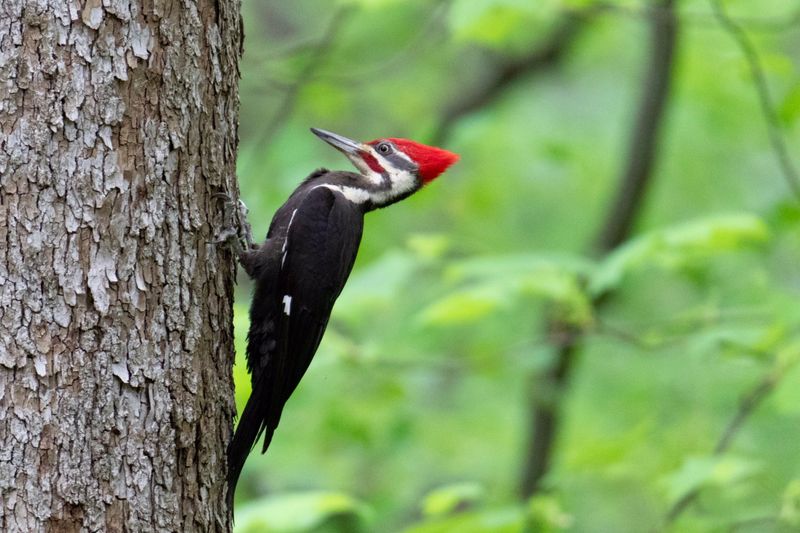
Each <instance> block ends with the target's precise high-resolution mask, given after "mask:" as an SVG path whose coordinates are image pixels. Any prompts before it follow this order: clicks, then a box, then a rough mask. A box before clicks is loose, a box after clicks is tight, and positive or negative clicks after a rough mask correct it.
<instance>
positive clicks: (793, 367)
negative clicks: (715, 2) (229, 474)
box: [233, 0, 800, 533]
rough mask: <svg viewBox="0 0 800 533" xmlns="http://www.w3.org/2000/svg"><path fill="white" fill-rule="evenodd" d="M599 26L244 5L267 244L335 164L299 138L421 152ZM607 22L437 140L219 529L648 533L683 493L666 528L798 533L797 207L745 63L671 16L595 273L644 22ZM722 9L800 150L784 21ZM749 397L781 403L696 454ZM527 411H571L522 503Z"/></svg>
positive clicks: (245, 69) (620, 163)
mask: <svg viewBox="0 0 800 533" xmlns="http://www.w3.org/2000/svg"><path fill="white" fill-rule="evenodd" d="M594 3H596V2H594V1H592V0H570V1H557V0H546V1H543V2H531V1H528V0H525V1H523V0H454V1H452V2H448V1H444V2H441V1H433V0H430V1H427V0H414V1H399V0H341V1H338V2H323V1H321V0H298V1H296V2H257V1H254V0H245V2H244V3H243V14H244V23H245V33H246V35H247V38H246V43H245V44H246V46H245V50H246V52H245V56H244V61H243V64H242V83H241V95H242V113H241V128H240V135H241V146H240V153H239V165H238V169H237V172H238V175H239V177H240V184H241V191H242V195H243V198H244V200H245V201H246V203H247V204H248V206H249V207H250V210H251V217H250V220H251V223H252V224H253V227H254V229H255V232H256V234H257V235H262V236H263V234H264V233H265V232H266V230H267V227H268V224H269V220H270V217H271V216H272V213H273V212H274V210H275V208H276V207H277V206H279V205H280V204H281V203H282V202H283V201H284V200H285V198H286V197H287V195H288V194H289V193H290V192H291V190H293V188H294V187H295V186H296V185H297V183H298V182H299V181H300V180H301V179H302V178H303V177H304V176H305V175H307V174H308V173H309V172H311V171H312V170H313V169H314V168H316V167H319V166H326V167H328V168H349V164H348V163H347V161H346V160H345V159H343V158H342V157H341V155H340V154H338V153H336V152H335V151H333V150H330V148H329V147H327V146H326V145H324V143H320V142H319V141H318V140H317V139H316V138H314V137H313V136H312V135H310V134H309V133H308V127H309V126H318V127H324V128H327V129H331V130H333V131H337V132H341V133H342V134H345V135H349V136H352V137H356V138H362V139H372V138H376V137H379V136H384V135H391V136H405V137H411V138H417V139H419V140H421V141H425V140H426V135H427V134H429V133H430V132H432V131H434V130H436V127H437V126H438V124H439V122H440V120H441V117H442V116H443V115H444V113H445V112H446V111H447V110H450V109H453V108H457V107H458V104H459V103H460V102H462V98H465V97H469V96H471V95H473V94H477V93H479V92H480V91H481V90H482V89H483V88H485V87H491V86H492V82H493V81H494V80H493V79H492V75H493V73H494V72H496V70H497V66H498V64H500V63H503V64H508V63H509V62H513V61H516V60H518V59H519V58H521V57H526V56H527V55H528V54H530V53H531V51H532V50H533V49H534V48H535V47H536V46H538V44H539V43H540V42H541V41H542V39H545V38H546V36H547V35H549V33H550V30H551V29H552V28H553V27H554V24H556V23H557V22H558V21H560V20H562V17H563V16H564V15H565V13H566V11H568V10H575V9H583V8H585V7H587V6H590V5H592V4H594ZM603 4H604V5H605V9H604V10H603V11H602V15H598V16H595V17H591V18H589V19H587V22H586V26H585V29H584V30H582V32H581V33H580V38H579V39H578V40H577V41H576V42H575V43H573V45H572V46H571V47H570V49H569V52H568V54H566V55H565V56H564V61H563V62H562V63H561V64H560V65H559V68H555V69H546V70H535V71H531V72H527V73H522V74H523V75H521V76H520V77H518V78H515V81H514V83H511V84H507V85H503V90H500V91H498V92H497V94H496V97H493V98H490V99H488V100H486V101H485V102H483V103H482V104H481V105H480V106H478V108H477V109H475V110H474V112H473V113H470V114H468V115H466V116H465V117H464V119H463V120H461V121H458V122H457V123H456V124H454V128H453V130H452V132H451V135H450V136H449V137H447V138H446V139H445V140H443V141H442V145H443V146H444V147H446V148H448V149H451V150H453V151H455V152H458V153H459V154H461V156H462V158H461V161H460V162H459V163H458V164H456V165H455V166H454V167H453V168H452V169H451V170H450V171H448V172H447V173H446V174H445V175H444V176H442V177H441V178H439V179H437V180H436V181H435V182H433V183H431V184H430V185H429V186H427V187H426V188H425V189H424V190H423V191H421V192H420V193H419V194H416V195H414V196H413V197H412V198H410V199H408V200H406V201H404V202H402V203H400V204H398V205H395V206H392V207H390V208H388V209H383V210H379V211H377V212H374V213H370V214H369V215H368V216H367V221H366V227H365V232H364V239H363V242H362V246H361V250H360V253H359V259H358V261H357V264H356V266H355V269H354V271H353V274H352V276H351V278H350V281H349V282H348V285H347V287H346V288H345V290H344V292H343V294H342V295H341V297H340V298H339V299H338V301H337V303H336V306H335V309H334V313H333V316H332V318H331V322H330V325H329V328H328V332H327V334H326V336H325V339H324V340H323V343H322V346H321V347H320V350H319V352H318V353H317V355H316V357H315V359H314V361H313V363H312V365H311V367H310V369H309V371H308V373H307V374H306V376H305V377H304V379H303V381H302V382H301V384H300V386H299V387H298V389H297V391H296V392H295V393H294V395H293V397H292V399H291V400H290V401H289V403H288V404H287V407H286V410H285V412H284V415H283V418H282V420H281V425H280V427H279V428H278V430H277V432H276V434H275V438H274V440H273V442H272V445H271V447H270V450H269V453H268V454H267V455H266V456H262V455H259V454H258V453H257V451H254V452H253V454H252V455H251V457H250V458H249V460H248V462H247V464H246V465H245V469H244V471H243V473H242V477H241V480H240V485H239V490H238V493H237V510H236V516H237V520H236V527H237V530H239V531H338V532H351V531H359V530H363V531H388V532H393V531H409V532H412V533H427V532H447V533H449V532H453V531H456V532H466V533H470V532H487V533H488V532H492V533H495V532H522V533H529V532H531V531H536V532H551V531H552V532H555V531H575V532H580V533H583V532H588V533H605V532H610V531H613V532H615V533H639V532H641V531H651V530H654V529H655V528H656V526H658V525H660V524H663V521H664V517H665V513H666V512H667V511H668V509H669V508H670V505H672V504H673V503H674V502H675V501H676V500H677V499H679V498H681V497H682V496H683V495H685V494H687V492H690V491H693V490H699V493H700V496H699V499H698V501H697V503H696V504H695V505H693V506H689V507H688V508H687V509H686V510H685V511H684V513H683V514H682V515H681V517H680V518H679V520H678V521H677V522H676V524H675V525H674V527H673V529H672V530H673V531H680V532H681V533H684V532H698V533H706V532H709V531H729V530H731V529H736V528H735V527H734V526H733V524H737V523H743V524H746V523H750V524H756V525H753V526H752V527H751V526H747V527H740V528H739V529H741V530H743V531H761V530H764V531H772V530H773V529H774V530H775V531H781V529H780V528H781V527H783V528H784V529H785V530H787V531H792V530H795V529H797V528H798V527H800V525H798V524H799V523H800V522H799V521H798V516H799V515H800V513H799V512H798V507H800V504H798V497H797V496H798V492H799V491H800V489H798V481H797V477H798V472H800V455H798V453H797V442H800V424H798V423H797V419H798V416H800V387H797V383H798V380H800V367H799V366H798V365H797V364H796V361H797V359H798V357H800V355H799V353H800V306H798V305H797V301H798V298H799V297H800V276H798V265H800V207H798V206H799V205H800V203H798V202H797V200H796V199H795V198H794V197H792V196H791V195H790V193H789V188H788V187H787V184H786V181H785V179H784V177H783V176H782V174H781V172H780V171H779V168H778V166H777V165H776V163H775V159H774V155H773V153H772V148H771V145H770V141H769V137H768V135H767V130H766V126H765V124H766V121H765V120H764V117H763V116H762V114H761V109H760V108H759V104H758V100H757V98H756V94H755V88H754V86H753V84H752V80H751V77H750V74H749V72H748V70H747V64H746V62H745V61H744V59H743V57H744V56H743V55H742V53H741V50H739V49H738V48H737V45H736V42H735V40H734V39H731V37H730V35H727V34H726V33H725V32H722V31H719V29H718V27H717V24H716V22H715V20H714V17H713V14H712V12H711V11H710V9H709V3H708V2H706V1H705V0H685V1H684V2H681V4H680V16H681V18H682V23H681V29H680V39H681V42H680V46H679V50H680V54H679V61H678V63H677V65H676V69H675V73H674V75H675V79H674V83H673V92H672V97H671V100H670V102H669V105H668V106H667V116H666V122H665V129H664V131H663V132H662V136H661V143H660V145H659V147H658V155H659V157H658V159H657V161H655V165H654V171H655V174H654V178H653V181H652V182H651V183H650V184H649V187H648V189H647V190H646V193H645V198H644V201H643V202H642V205H641V206H640V207H641V209H640V210H639V216H638V218H637V220H636V223H635V226H634V232H633V233H632V236H631V238H630V239H628V240H627V241H626V243H624V244H623V245H622V246H620V247H619V248H618V249H616V250H614V251H613V252H612V253H611V254H609V255H607V256H606V257H594V256H591V257H590V256H589V255H588V254H587V250H588V244H589V243H591V242H593V240H594V239H595V237H596V234H597V233H598V231H599V229H600V228H599V225H600V224H601V222H602V221H603V220H604V219H605V218H606V217H607V215H608V214H607V213H606V210H607V209H608V207H607V206H608V205H609V202H610V199H611V198H613V197H614V194H615V193H616V187H617V183H618V180H619V176H620V173H621V170H620V169H622V168H624V166H625V163H626V158H627V157H628V148H627V144H626V143H627V142H628V140H629V139H630V137H631V136H632V135H633V133H632V132H631V131H630V129H631V127H632V126H631V124H632V118H633V117H634V116H635V109H634V106H635V105H636V102H637V101H638V98H639V94H640V91H641V79H642V72H643V69H644V68H645V67H646V65H645V64H644V62H645V61H646V60H647V58H646V56H645V55H644V54H645V52H646V49H647V47H646V46H643V43H647V42H648V40H649V38H648V35H647V31H648V24H646V22H645V21H644V20H643V17H644V15H643V13H646V12H647V9H646V6H644V4H643V3H642V2H640V1H638V0H620V1H615V2H603ZM725 6H726V8H727V9H728V11H729V13H730V14H731V16H734V17H737V18H738V19H740V20H742V21H744V22H745V28H746V30H747V31H748V34H749V35H750V37H751V38H752V39H753V42H754V44H755V45H756V48H757V50H758V51H759V53H760V54H762V59H763V64H764V67H765V69H766V75H767V77H768V82H769V88H770V91H771V94H772V96H773V99H774V100H775V102H776V113H777V115H778V117H779V120H780V124H781V129H780V133H781V134H782V135H784V136H785V137H786V142H787V146H789V148H790V151H792V149H794V147H797V146H800V128H798V127H797V117H798V115H800V96H799V95H800V89H798V79H800V72H798V66H797V61H796V60H795V57H796V31H794V30H786V31H784V30H781V29H775V28H779V27H780V22H781V21H787V20H789V16H790V15H791V14H792V13H794V12H795V11H796V9H797V5H796V2H794V1H792V2H786V0H763V1H759V2H753V1H752V0H729V1H726V2H725ZM343 8H344V11H343V13H344V16H343V17H341V18H338V19H336V20H339V25H338V27H336V28H333V31H330V32H329V30H330V29H331V28H330V24H331V21H332V20H333V17H334V15H335V14H336V13H342V12H341V11H339V10H340V9H343ZM774 23H775V24H774ZM329 34H332V37H331V41H330V42H329V43H328V44H327V45H326V48H325V50H323V51H322V52H324V53H322V54H320V53H319V52H320V50H318V49H317V47H316V45H317V43H318V42H319V41H320V39H321V38H322V37H323V36H325V35H329ZM315 63H316V67H315V68H313V69H312V72H310V73H306V74H307V75H306V76H305V78H302V79H301V76H302V75H303V73H304V72H305V71H306V69H307V67H308V66H309V64H311V66H312V67H313V66H314V64H315ZM298 79H300V81H302V83H301V84H300V86H299V87H297V88H296V90H295V89H293V87H294V84H295V82H296V81H298ZM281 116H286V117H288V118H287V119H286V120H285V121H281V120H278V121H277V122H276V123H273V120H275V117H278V118H280V117H281ZM273 125H274V126H275V127H274V128H273ZM795 152H796V150H794V151H793V152H792V153H791V154H790V155H791V156H792V158H793V159H794V160H795V164H796V165H797V164H800V161H798V160H797V159H798V154H797V153H795ZM243 278H244V275H243V274H240V281H242V285H241V287H239V289H238V291H237V294H236V299H237V305H236V309H235V327H236V348H237V364H236V366H235V367H234V370H233V374H234V380H235V383H236V402H237V406H238V407H239V408H240V409H241V408H242V406H243V405H244V402H245V401H246V398H247V396H248V395H249V390H250V388H249V387H250V385H249V376H248V375H247V373H246V369H245V365H244V346H245V335H246V330H247V307H248V301H249V297H250V289H251V286H250V284H249V283H248V282H245V281H244V280H243ZM598 301H601V302H602V304H601V305H597V302H598ZM554 316H555V317H558V318H560V319H562V320H565V321H568V322H569V323H570V325H571V326H573V327H574V328H575V329H576V330H579V331H581V332H582V333H583V334H584V335H583V337H582V342H581V346H580V350H578V352H577V354H576V357H575V359H574V361H573V369H572V372H573V379H572V382H571V384H570V387H569V388H568V389H567V390H566V392H564V393H563V394H561V395H555V394H553V391H552V389H550V388H548V387H547V386H546V384H545V383H544V382H543V381H542V376H546V375H547V372H545V370H546V369H547V368H548V367H549V365H551V364H552V362H553V359H554V349H553V341H554V340H559V338H557V335H555V337H556V338H554V332H553V331H548V330H547V328H546V326H545V324H546V322H547V320H548V319H549V318H552V317H554ZM555 333H558V332H555ZM765 379H772V380H774V388H773V389H772V390H770V391H769V392H768V393H767V394H766V395H765V397H764V398H763V400H762V401H761V402H760V403H759V405H758V406H757V407H756V408H755V409H753V410H752V412H751V413H750V414H749V415H748V417H747V418H746V420H744V421H743V422H742V423H741V425H740V427H739V429H738V430H737V434H736V435H735V438H733V439H732V441H731V447H730V449H729V451H728V452H727V453H725V454H723V455H721V456H714V455H713V450H714V446H715V445H716V443H717V442H718V440H719V438H720V436H721V432H722V431H723V430H724V428H726V427H728V424H730V422H731V420H732V417H734V416H735V413H736V412H737V409H738V408H739V405H740V402H741V400H742V398H743V397H744V396H745V395H746V392H747V391H751V390H752V387H753V386H754V385H756V384H758V383H761V382H762V380H765ZM537 400H538V401H542V400H550V401H559V402H560V404H561V405H560V415H559V434H558V439H557V440H556V448H555V450H554V455H553V457H552V468H551V471H550V472H549V474H548V476H547V477H546V478H545V480H544V481H545V486H546V488H547V489H548V490H547V491H546V492H544V493H541V494H539V495H537V496H536V497H535V498H533V499H532V500H530V501H521V500H520V498H519V496H518V493H517V490H518V489H517V487H518V486H519V483H520V479H519V478H520V477H521V475H522V473H521V472H522V470H523V465H524V464H525V460H526V454H527V453H528V450H529V449H530V443H529V442H528V436H529V427H528V423H529V420H530V418H531V412H530V405H531V403H532V402H534V401H537ZM298 491H300V492H298ZM754 518H757V519H759V520H761V521H760V522H752V520H753V519H754ZM748 520H751V522H748ZM764 524H766V526H765V525H764ZM762 526H763V528H764V529H759V527H762ZM269 528H271V529H269Z"/></svg>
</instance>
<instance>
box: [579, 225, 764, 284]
mask: <svg viewBox="0 0 800 533" xmlns="http://www.w3.org/2000/svg"><path fill="white" fill-rule="evenodd" d="M768 238H769V230H768V228H767V225H766V224H765V223H764V222H763V221H762V220H761V219H760V218H759V217H757V216H755V215H751V214H747V213H742V214H732V215H716V216H711V217H707V218H702V219H699V220H695V221H692V222H687V223H685V224H681V225H679V226H675V227H671V228H666V229H662V230H656V231H652V232H649V233H646V234H644V235H641V236H640V237H637V238H635V239H633V240H631V241H629V242H628V243H626V244H624V245H622V246H621V247H619V248H617V249H616V250H615V251H614V252H612V253H611V254H609V256H608V257H607V258H606V259H605V260H604V261H603V262H602V263H601V264H600V267H599V268H598V270H597V271H596V272H595V274H594V276H592V279H591V281H590V283H589V292H590V294H592V295H595V296H597V295H601V294H604V293H606V292H609V291H611V290H613V289H615V288H616V287H618V286H619V285H620V284H621V283H622V281H623V280H624V278H625V276H627V275H628V274H630V273H631V272H633V271H635V270H637V269H642V268H644V267H647V266H659V267H662V268H666V269H669V270H677V269H679V268H681V267H683V266H685V265H687V264H690V263H692V262H696V261H700V260H706V259H708V258H709V257H712V256H714V255H718V254H720V253H722V252H727V251H731V250H739V249H743V248H745V247H747V246H752V245H754V244H757V243H762V242H764V241H766V240H767V239H768Z"/></svg>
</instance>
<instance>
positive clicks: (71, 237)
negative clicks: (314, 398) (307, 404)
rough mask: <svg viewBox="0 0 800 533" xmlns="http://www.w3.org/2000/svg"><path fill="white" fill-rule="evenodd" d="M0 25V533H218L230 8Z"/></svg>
mask: <svg viewBox="0 0 800 533" xmlns="http://www.w3.org/2000/svg"><path fill="white" fill-rule="evenodd" d="M0 6H1V7H0V531H4V532H5V531H11V532H13V531H24V532H29V531H53V532H70V531H136V532H140V531H216V530H223V531H227V530H229V529H230V515H229V512H228V510H227V509H226V507H225V490H226V488H225V448H226V446H227V443H228V440H229V437H230V433H231V419H232V417H233V414H234V404H233V394H232V389H233V385H232V378H231V365H232V362H233V361H232V360H233V345H232V338H231V331H232V327H231V299H232V279H233V272H234V271H233V262H232V258H231V256H230V254H228V253H221V251H218V250H217V249H216V248H215V247H214V246H213V245H209V244H208V241H210V240H211V238H212V237H211V236H212V234H213V230H212V224H213V223H219V222H220V219H219V213H220V211H221V210H220V206H219V205H218V202H217V201H216V200H215V199H214V198H212V196H211V195H212V194H213V193H215V192H220V191H230V192H231V193H232V194H233V195H234V196H236V195H237V191H236V180H235V170H234V163H235V153H236V145H237V134H236V127H237V122H238V94H237V83H238V59H239V56H240V40H241V26H240V19H239V2H238V0H197V1H190V0H184V1H177V0H2V2H0Z"/></svg>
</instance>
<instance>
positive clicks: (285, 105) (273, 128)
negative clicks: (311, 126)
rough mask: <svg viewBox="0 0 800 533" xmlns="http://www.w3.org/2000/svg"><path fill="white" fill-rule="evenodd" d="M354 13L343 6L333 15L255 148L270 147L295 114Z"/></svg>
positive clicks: (255, 143)
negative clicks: (295, 108)
mask: <svg viewBox="0 0 800 533" xmlns="http://www.w3.org/2000/svg"><path fill="white" fill-rule="evenodd" d="M352 11H353V9H352V7H351V6H348V5H343V6H342V7H340V8H339V9H338V10H337V11H336V12H335V13H334V14H333V16H332V17H331V21H330V23H329V24H328V28H327V29H326V30H325V33H324V34H323V36H322V37H321V38H320V40H319V41H318V42H317V44H316V47H315V49H314V51H313V53H312V54H311V57H310V58H309V59H308V62H306V64H305V66H304V67H303V69H302V70H301V71H300V73H299V74H298V76H297V79H295V80H294V81H293V82H292V83H291V84H290V85H289V86H288V88H287V89H286V92H285V94H284V96H283V100H282V101H281V102H280V104H279V105H278V107H277V111H276V112H275V115H274V116H273V117H272V119H271V120H270V121H269V122H267V124H266V125H265V126H264V127H263V128H262V129H261V130H260V131H259V132H258V134H257V135H255V136H254V139H253V140H252V144H253V145H254V146H265V145H268V144H269V143H270V141H271V139H272V137H273V136H274V135H275V134H276V133H277V132H278V131H279V130H280V128H281V127H283V125H284V124H285V123H286V121H287V120H288V119H289V117H290V116H291V115H292V112H294V107H295V105H296V104H297V98H298V96H299V95H300V91H301V90H302V89H303V87H304V86H305V85H306V84H307V83H308V82H309V81H311V79H312V78H313V76H314V75H315V74H316V72H317V71H318V70H319V68H320V67H321V66H322V65H323V64H324V62H325V60H326V59H327V58H328V56H329V55H330V53H331V51H332V50H333V48H334V46H333V44H334V42H335V40H336V37H337V35H338V34H339V31H340V30H341V28H342V26H343V25H344V22H345V20H346V19H347V17H348V16H349V15H350V14H351V13H352ZM251 153H252V152H251ZM250 160H252V156H251V157H250ZM249 164H250V161H247V162H246V163H245V162H242V163H241V164H240V167H241V168H242V169H245V170H246V169H247V167H248V166H249Z"/></svg>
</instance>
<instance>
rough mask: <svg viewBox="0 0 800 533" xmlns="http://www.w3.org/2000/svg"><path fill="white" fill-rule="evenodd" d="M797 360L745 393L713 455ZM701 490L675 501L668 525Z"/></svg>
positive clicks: (726, 444) (728, 442)
mask: <svg viewBox="0 0 800 533" xmlns="http://www.w3.org/2000/svg"><path fill="white" fill-rule="evenodd" d="M796 362H797V361H796V359H793V360H791V361H789V362H788V363H778V364H777V365H776V367H775V368H774V369H772V370H771V371H770V372H768V373H767V374H766V375H765V376H764V377H763V378H762V379H761V380H760V381H759V382H758V383H756V384H755V386H753V387H752V388H751V389H750V390H748V391H747V393H745V395H744V396H743V397H742V399H741V401H740V402H739V408H738V409H737V411H736V414H734V416H733V418H731V420H730V421H729V422H728V425H727V426H725V429H724V430H723V431H722V435H720V437H719V440H717V444H716V446H714V453H713V455H714V456H715V457H719V456H721V455H723V454H724V453H725V452H727V451H728V449H729V448H730V447H731V444H732V443H733V439H735V438H736V436H737V435H738V434H739V431H740V430H741V429H742V427H743V426H744V424H745V422H747V420H748V419H749V418H750V417H751V416H752V414H753V413H754V412H755V410H756V409H757V408H758V407H759V406H760V405H761V404H762V403H763V402H764V400H765V399H766V398H767V397H769V395H770V394H771V393H772V392H773V391H774V390H775V389H776V388H777V386H778V384H779V383H780V382H781V380H782V379H783V378H784V376H785V375H786V373H787V372H788V371H789V369H791V368H792V367H793V366H794V365H795V364H796ZM700 490H701V489H700V488H696V489H693V490H691V491H689V492H687V493H686V494H684V495H683V496H682V497H681V498H680V499H679V500H678V501H677V502H675V504H674V505H673V506H672V507H671V508H670V510H669V512H668V513H667V516H666V519H665V521H666V524H667V525H669V524H672V523H673V522H675V520H677V519H678V517H679V516H680V515H681V514H682V513H683V512H684V511H685V510H686V509H688V508H689V506H690V505H691V504H692V503H694V502H695V500H697V497H698V496H699V495H700Z"/></svg>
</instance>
